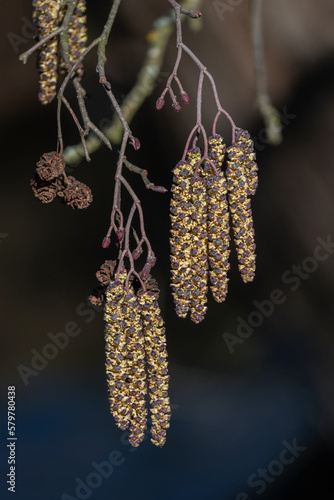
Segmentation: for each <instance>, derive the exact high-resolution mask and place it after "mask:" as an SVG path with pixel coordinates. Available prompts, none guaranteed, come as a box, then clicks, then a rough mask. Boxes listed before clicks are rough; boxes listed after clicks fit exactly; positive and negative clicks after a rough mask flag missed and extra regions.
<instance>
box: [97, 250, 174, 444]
mask: <svg viewBox="0 0 334 500" xmlns="http://www.w3.org/2000/svg"><path fill="white" fill-rule="evenodd" d="M117 267H118V266H117V262H116V261H110V260H107V261H105V263H104V264H102V266H101V267H100V269H99V271H98V272H97V273H96V276H97V278H98V280H99V281H100V283H101V286H100V290H99V292H98V293H96V292H94V293H93V294H92V295H91V297H90V300H91V302H92V303H93V304H94V305H96V304H97V298H98V294H99V297H100V298H101V302H100V303H104V307H105V321H106V325H105V342H106V374H107V383H108V393H109V404H110V411H111V414H112V415H113V417H114V419H115V422H116V424H117V426H118V427H119V428H120V429H122V430H125V429H129V438H128V439H129V442H130V444H131V445H132V446H135V447H136V446H139V444H140V443H141V442H142V441H143V439H144V437H145V430H146V428H147V420H148V408H147V398H148V400H149V407H150V416H151V429H150V433H151V441H152V443H153V444H155V445H156V446H159V447H161V446H163V445H164V444H165V441H166V429H167V428H168V427H169V421H170V411H171V409H170V402H169V396H168V382H169V375H168V363H167V349H166V335H165V328H164V323H163V319H162V317H161V315H160V309H159V306H158V303H157V298H158V286H157V283H156V281H155V280H154V279H153V278H152V277H151V276H148V277H147V279H146V280H145V281H144V283H145V289H143V288H142V286H141V285H140V284H139V282H136V281H135V279H133V276H129V275H128V272H127V271H126V269H125V268H124V267H123V268H122V269H121V270H120V271H119V272H118V273H117V272H116V269H117ZM117 274H118V276H117ZM127 279H128V283H126V281H127ZM102 289H103V290H104V291H103V292H102Z"/></svg>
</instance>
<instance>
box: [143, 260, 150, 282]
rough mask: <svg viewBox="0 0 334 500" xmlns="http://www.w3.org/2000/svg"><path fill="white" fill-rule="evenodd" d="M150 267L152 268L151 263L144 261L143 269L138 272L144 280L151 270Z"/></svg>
mask: <svg viewBox="0 0 334 500" xmlns="http://www.w3.org/2000/svg"><path fill="white" fill-rule="evenodd" d="M151 269H152V266H151V264H149V263H148V262H146V264H145V265H144V267H143V269H142V270H141V273H140V275H141V277H142V278H143V279H144V280H145V279H146V278H147V277H148V276H149V274H150V272H151Z"/></svg>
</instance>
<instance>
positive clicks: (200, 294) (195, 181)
mask: <svg viewBox="0 0 334 500" xmlns="http://www.w3.org/2000/svg"><path fill="white" fill-rule="evenodd" d="M191 204H192V211H191V225H190V227H189V231H190V236H191V250H190V264H189V271H188V273H189V276H190V277H191V280H192V288H191V292H190V293H191V300H190V303H191V307H190V319H191V320H192V321H194V322H195V323H199V322H200V321H202V320H203V319H204V315H205V313H206V311H207V306H206V302H207V292H208V285H207V282H208V267H209V262H208V255H207V245H208V233H207V196H206V191H205V187H204V183H203V181H202V179H201V178H200V177H193V178H192V180H191Z"/></svg>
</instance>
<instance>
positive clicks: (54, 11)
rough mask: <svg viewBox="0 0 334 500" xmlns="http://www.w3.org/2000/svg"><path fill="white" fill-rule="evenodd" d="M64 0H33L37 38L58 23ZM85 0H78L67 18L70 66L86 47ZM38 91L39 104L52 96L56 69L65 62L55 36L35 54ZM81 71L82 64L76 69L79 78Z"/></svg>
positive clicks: (49, 32) (64, 9) (60, 70)
mask: <svg viewBox="0 0 334 500" xmlns="http://www.w3.org/2000/svg"><path fill="white" fill-rule="evenodd" d="M66 9H67V3H65V2H63V1H62V0H34V1H33V21H34V24H35V25H36V28H37V38H38V39H39V40H41V39H43V38H45V37H47V36H48V35H51V33H53V32H54V31H55V30H56V29H57V28H59V27H60V25H61V23H62V21H63V19H64V15H65V13H66ZM85 11H86V0H79V1H78V4H77V6H76V9H75V10H74V13H73V16H72V18H71V21H70V24H69V30H68V58H69V60H68V64H69V65H70V67H71V66H72V65H73V64H74V63H75V61H76V60H77V59H78V58H79V57H80V55H81V54H82V52H83V51H84V50H85V48H86V41H87V28H86V15H85ZM38 68H39V83H40V91H39V94H38V98H39V100H40V101H41V103H42V104H48V103H49V102H51V101H52V100H53V99H54V97H55V96H56V88H57V80H58V74H59V72H64V71H66V69H69V68H68V67H66V63H65V60H64V57H63V55H62V54H60V53H59V40H58V37H53V38H51V39H50V40H48V41H46V42H45V43H44V44H43V45H42V46H41V48H40V51H39V56H38ZM82 74H83V70H82V67H79V68H78V69H77V71H76V75H77V77H78V78H80V77H81V76H82Z"/></svg>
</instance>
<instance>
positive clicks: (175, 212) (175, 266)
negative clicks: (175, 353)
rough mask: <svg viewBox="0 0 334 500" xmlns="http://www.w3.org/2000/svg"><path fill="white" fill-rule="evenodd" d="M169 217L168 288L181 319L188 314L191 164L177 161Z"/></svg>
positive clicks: (190, 241) (190, 288)
mask: <svg viewBox="0 0 334 500" xmlns="http://www.w3.org/2000/svg"><path fill="white" fill-rule="evenodd" d="M173 173H174V178H173V186H172V199H171V204H170V216H171V236H170V249H171V257H170V259H171V288H172V296H173V299H174V304H175V309H176V313H177V315H178V316H179V317H180V318H185V317H186V316H187V313H188V310H189V306H190V299H191V290H192V282H191V280H190V279H189V269H190V263H191V255H190V251H191V243H192V236H191V233H190V227H191V210H192V203H191V176H192V166H191V165H189V163H186V162H184V161H181V162H179V163H178V164H177V165H176V167H175V168H174V170H173Z"/></svg>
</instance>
